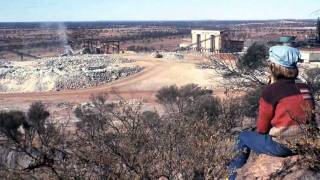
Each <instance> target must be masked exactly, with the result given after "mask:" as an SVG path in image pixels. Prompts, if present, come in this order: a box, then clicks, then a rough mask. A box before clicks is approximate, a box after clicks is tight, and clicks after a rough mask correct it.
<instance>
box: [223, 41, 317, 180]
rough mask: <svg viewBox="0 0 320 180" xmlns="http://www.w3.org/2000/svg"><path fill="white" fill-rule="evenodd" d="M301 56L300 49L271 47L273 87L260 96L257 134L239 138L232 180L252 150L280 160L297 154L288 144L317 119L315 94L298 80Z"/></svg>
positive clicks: (241, 134) (231, 175) (270, 58)
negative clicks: (303, 128) (314, 112)
mask: <svg viewBox="0 0 320 180" xmlns="http://www.w3.org/2000/svg"><path fill="white" fill-rule="evenodd" d="M300 56H301V55H300V52H299V50H297V49H295V48H292V47H289V46H274V47H271V48H270V50H269V62H268V66H269V70H270V74H271V84H269V85H268V86H266V87H265V88H264V90H263V92H262V95H261V97H260V101H259V117H258V120H257V129H256V131H244V132H241V133H240V135H239V138H238V142H237V144H236V147H235V149H236V151H237V152H238V155H237V156H236V158H235V159H233V160H232V161H231V162H230V163H229V165H228V168H229V170H230V176H229V178H230V179H231V180H232V179H235V178H236V175H237V173H236V171H235V170H236V169H239V168H241V167H242V166H243V165H244V164H245V163H246V161H247V159H248V157H249V154H250V152H251V151H254V152H256V153H258V154H268V155H270V156H277V157H287V156H290V155H293V152H292V151H291V150H290V149H289V148H288V147H287V146H286V145H285V143H284V142H287V141H290V138H299V137H301V136H300V133H301V132H302V130H301V126H304V125H306V124H307V123H308V122H310V121H312V120H313V112H312V111H313V109H314V100H313V97H312V94H311V92H310V90H309V88H308V86H307V85H306V84H305V83H303V82H301V81H299V80H297V76H298V74H299V70H298V67H297V62H298V61H299V58H300ZM282 140H284V141H282Z"/></svg>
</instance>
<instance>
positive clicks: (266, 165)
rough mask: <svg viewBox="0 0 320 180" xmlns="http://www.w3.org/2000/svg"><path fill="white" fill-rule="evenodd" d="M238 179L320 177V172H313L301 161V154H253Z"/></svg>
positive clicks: (309, 178)
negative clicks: (283, 156) (275, 155)
mask: <svg viewBox="0 0 320 180" xmlns="http://www.w3.org/2000/svg"><path fill="white" fill-rule="evenodd" d="M237 179H239V180H244V179H259V180H260V179H261V180H267V179H281V180H293V179H295V180H296V179H297V180H299V179H301V180H302V179H303V180H304V179H308V180H318V179H320V172H319V173H317V172H313V171H311V170H309V169H308V168H306V167H305V166H304V165H303V164H301V163H300V158H299V156H292V157H287V158H280V157H272V156H268V155H259V156H258V155H251V156H250V158H249V160H248V162H247V163H246V165H245V166H244V167H243V168H242V169H240V170H239V171H238V176H237Z"/></svg>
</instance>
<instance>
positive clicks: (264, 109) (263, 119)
mask: <svg viewBox="0 0 320 180" xmlns="http://www.w3.org/2000/svg"><path fill="white" fill-rule="evenodd" d="M273 113H274V110H273V106H272V105H271V104H269V103H268V102H266V101H265V100H264V99H263V98H260V101H259V116H258V121H257V132H258V133H260V134H267V133H268V132H269V130H270V129H271V120H272V117H273V116H274V114H273Z"/></svg>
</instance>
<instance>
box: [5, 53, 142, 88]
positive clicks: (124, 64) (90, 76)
mask: <svg viewBox="0 0 320 180" xmlns="http://www.w3.org/2000/svg"><path fill="white" fill-rule="evenodd" d="M133 62H134V61H133V60H129V59H126V58H119V57H117V58H116V57H112V56H108V55H81V56H70V57H52V58H42V59H38V60H36V61H10V62H7V61H0V92H11V93H12V92H44V91H60V90H74V89H83V88H89V87H95V86H98V85H102V84H105V83H109V82H112V81H115V80H118V79H121V78H124V77H128V76H130V75H133V74H136V73H138V72H140V71H141V70H142V69H143V68H142V67H139V66H135V65H133V64H132V63H133Z"/></svg>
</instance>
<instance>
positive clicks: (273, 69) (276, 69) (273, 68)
mask: <svg viewBox="0 0 320 180" xmlns="http://www.w3.org/2000/svg"><path fill="white" fill-rule="evenodd" d="M268 65H269V70H270V73H271V75H272V76H273V78H274V79H275V80H279V79H296V78H297V77H298V75H299V70H298V68H297V67H294V68H287V67H284V66H281V65H278V64H275V63H273V62H269V64H268Z"/></svg>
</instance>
